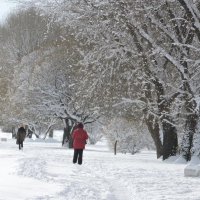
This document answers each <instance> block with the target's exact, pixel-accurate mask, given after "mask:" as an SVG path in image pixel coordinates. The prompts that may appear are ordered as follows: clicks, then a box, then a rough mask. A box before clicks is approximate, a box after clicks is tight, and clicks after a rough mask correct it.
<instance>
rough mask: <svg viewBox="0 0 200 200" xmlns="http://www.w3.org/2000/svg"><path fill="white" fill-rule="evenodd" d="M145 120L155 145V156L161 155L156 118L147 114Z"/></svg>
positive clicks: (161, 146)
mask: <svg viewBox="0 0 200 200" xmlns="http://www.w3.org/2000/svg"><path fill="white" fill-rule="evenodd" d="M145 122H146V125H147V127H148V130H149V132H150V134H151V137H152V138H153V141H154V144H155V146H156V154H157V158H160V157H161V156H162V155H163V145H162V142H161V139H160V128H159V124H158V120H157V119H156V118H155V117H154V116H153V115H150V114H149V115H148V116H147V117H146V119H145Z"/></svg>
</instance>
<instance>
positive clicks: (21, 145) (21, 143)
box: [19, 141, 23, 149]
mask: <svg viewBox="0 0 200 200" xmlns="http://www.w3.org/2000/svg"><path fill="white" fill-rule="evenodd" d="M21 148H23V141H22V142H19V149H21Z"/></svg>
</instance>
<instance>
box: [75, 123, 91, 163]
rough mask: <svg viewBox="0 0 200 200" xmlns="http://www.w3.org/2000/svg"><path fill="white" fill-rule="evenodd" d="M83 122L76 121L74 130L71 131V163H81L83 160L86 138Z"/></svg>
mask: <svg viewBox="0 0 200 200" xmlns="http://www.w3.org/2000/svg"><path fill="white" fill-rule="evenodd" d="M83 127H84V126H83V124H82V123H78V124H77V126H76V128H75V130H74V131H73V133H72V139H73V148H74V157H73V163H74V164H75V163H77V160H78V164H79V165H81V164H82V160H83V149H85V144H86V140H87V139H88V134H87V132H86V131H85V130H84V129H83Z"/></svg>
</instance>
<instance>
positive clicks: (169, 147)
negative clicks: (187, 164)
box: [162, 120, 178, 160]
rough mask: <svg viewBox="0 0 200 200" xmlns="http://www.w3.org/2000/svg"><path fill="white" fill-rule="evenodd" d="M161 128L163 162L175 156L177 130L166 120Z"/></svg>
mask: <svg viewBox="0 0 200 200" xmlns="http://www.w3.org/2000/svg"><path fill="white" fill-rule="evenodd" d="M162 127H163V160H165V159H167V158H169V157H170V156H175V155H176V152H177V149H178V138H177V129H176V127H175V126H174V125H173V124H172V123H170V121H168V120H163V121H162Z"/></svg>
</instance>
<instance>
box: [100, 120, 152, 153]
mask: <svg viewBox="0 0 200 200" xmlns="http://www.w3.org/2000/svg"><path fill="white" fill-rule="evenodd" d="M103 134H104V135H105V136H106V138H107V139H108V142H109V145H110V147H111V148H112V149H113V148H114V146H115V144H116V142H117V151H118V152H122V153H131V154H135V153H137V152H138V151H140V150H141V149H142V148H145V147H147V148H150V147H151V145H152V140H151V138H150V136H149V135H148V134H147V132H146V131H141V130H139V129H138V127H136V125H135V124H134V123H133V121H128V120H126V119H123V118H114V119H112V120H110V121H109V122H108V124H107V125H106V126H104V127H103ZM149 144H151V145H149Z"/></svg>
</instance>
